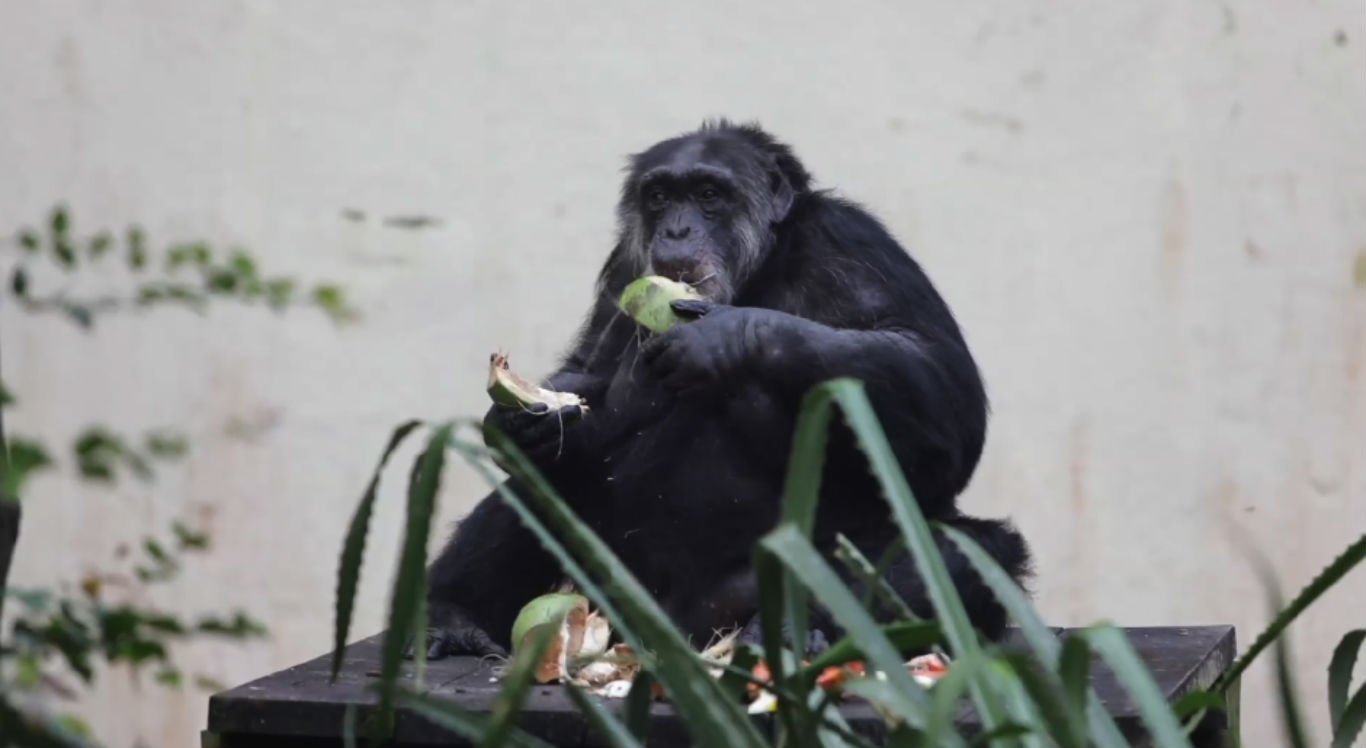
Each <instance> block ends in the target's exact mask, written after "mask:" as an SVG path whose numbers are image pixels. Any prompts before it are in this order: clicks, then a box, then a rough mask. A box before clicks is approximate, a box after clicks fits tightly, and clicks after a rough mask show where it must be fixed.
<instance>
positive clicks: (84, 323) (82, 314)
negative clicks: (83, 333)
mask: <svg viewBox="0 0 1366 748" xmlns="http://www.w3.org/2000/svg"><path fill="white" fill-rule="evenodd" d="M62 311H63V312H65V313H66V316H67V317H70V318H71V321H72V322H75V323H76V326H77V327H79V328H81V329H82V330H89V329H90V328H91V327H94V326H95V311H94V310H93V309H91V308H90V307H88V306H86V305H84V304H78V303H76V302H66V303H64V304H62Z"/></svg>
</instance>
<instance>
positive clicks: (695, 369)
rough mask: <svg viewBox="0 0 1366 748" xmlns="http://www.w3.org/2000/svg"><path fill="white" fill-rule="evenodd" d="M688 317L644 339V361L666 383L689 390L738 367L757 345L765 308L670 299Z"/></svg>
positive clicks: (718, 379)
mask: <svg viewBox="0 0 1366 748" xmlns="http://www.w3.org/2000/svg"><path fill="white" fill-rule="evenodd" d="M672 307H673V310H674V311H675V312H677V313H678V314H679V315H681V316H685V317H694V318H696V319H694V320H693V321H691V322H685V323H683V324H679V325H675V326H674V327H673V329H671V330H669V331H668V332H666V333H663V334H661V335H656V336H655V337H653V338H651V339H650V340H649V341H648V342H646V343H645V345H644V347H643V348H642V351H641V353H642V355H643V357H644V360H645V363H646V365H647V366H649V367H650V370H651V371H652V372H653V373H654V374H655V376H656V377H657V378H658V379H659V381H660V383H661V384H663V385H664V386H666V387H669V388H672V389H676V390H688V389H694V388H697V387H706V386H709V385H715V384H719V383H721V382H724V381H725V380H726V379H728V378H729V377H730V376H731V375H732V374H735V373H736V372H738V371H739V370H740V368H741V366H742V365H743V363H744V362H745V360H746V359H747V358H749V356H750V355H751V353H752V350H753V348H754V346H755V342H756V341H755V333H756V332H757V330H758V328H759V327H760V325H759V324H757V323H759V322H761V321H762V316H763V314H764V312H766V311H768V310H764V309H748V308H740V307H733V306H723V305H720V304H712V303H711V302H707V301H694V300H690V299H689V300H681V301H675V302H673V304H672Z"/></svg>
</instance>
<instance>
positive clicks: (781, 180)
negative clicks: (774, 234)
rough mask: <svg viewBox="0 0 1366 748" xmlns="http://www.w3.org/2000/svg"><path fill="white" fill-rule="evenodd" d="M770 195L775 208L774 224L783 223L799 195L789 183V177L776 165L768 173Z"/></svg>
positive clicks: (770, 201)
mask: <svg viewBox="0 0 1366 748" xmlns="http://www.w3.org/2000/svg"><path fill="white" fill-rule="evenodd" d="M768 194H769V198H768V199H769V204H770V205H771V206H772V207H773V218H772V222H773V223H775V224H777V223H782V222H783V219H785V218H787V214H788V213H789V212H790V211H791V210H792V201H793V200H795V199H796V198H797V193H796V190H793V189H792V183H791V182H789V181H787V177H786V176H785V175H784V174H783V172H782V170H781V169H779V168H777V166H776V165H774V166H773V167H772V168H770V169H769V171H768Z"/></svg>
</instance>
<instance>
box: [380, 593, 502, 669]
mask: <svg viewBox="0 0 1366 748" xmlns="http://www.w3.org/2000/svg"><path fill="white" fill-rule="evenodd" d="M415 638H416V637H413V638H410V639H409V640H408V643H407V644H406V645H405V646H404V648H403V656H404V657H407V658H408V659H412V658H413V657H415V656H416V654H417V652H416V651H415V650H416V648H415V646H414V645H415V644H416V641H415ZM450 655H475V656H476V657H483V656H484V655H501V656H504V657H506V656H507V650H506V649H503V647H502V645H500V644H498V642H495V641H494V640H493V639H492V638H491V637H490V636H489V635H488V633H487V632H486V631H484V630H483V629H481V628H479V626H477V625H476V624H474V623H473V622H471V621H470V620H469V618H468V616H466V615H465V614H464V613H463V612H461V611H460V610H459V609H457V608H452V607H450V606H437V607H435V608H434V609H433V610H432V615H431V620H430V622H429V623H428V625H427V659H429V660H439V659H441V658H443V657H448V656H450Z"/></svg>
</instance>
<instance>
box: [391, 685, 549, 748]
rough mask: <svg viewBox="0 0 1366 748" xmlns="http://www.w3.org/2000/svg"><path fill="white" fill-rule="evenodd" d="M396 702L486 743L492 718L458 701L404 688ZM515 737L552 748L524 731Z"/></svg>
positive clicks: (516, 741) (523, 743)
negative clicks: (466, 707) (485, 739)
mask: <svg viewBox="0 0 1366 748" xmlns="http://www.w3.org/2000/svg"><path fill="white" fill-rule="evenodd" d="M394 703H395V705H397V706H398V707H400V708H402V709H404V710H406V711H409V712H412V713H413V714H416V715H418V716H420V717H422V718H423V719H425V720H427V721H428V722H431V723H432V724H434V725H436V726H437V727H440V728H442V729H445V730H449V731H451V732H453V733H455V734H456V735H459V736H460V737H462V738H464V739H465V740H468V741H470V742H471V743H473V744H474V745H479V746H481V747H482V746H483V745H484V743H483V739H484V734H485V731H486V730H487V729H488V719H487V718H486V717H484V716H483V715H480V714H475V713H474V712H471V711H470V710H468V709H465V708H464V707H462V706H460V705H458V704H456V703H454V702H450V701H446V700H445V699H438V698H436V697H435V696H429V695H427V694H420V693H415V692H413V691H410V690H408V689H400V690H399V691H398V692H397V693H396V694H395V697H394ZM511 740H512V744H513V745H516V746H519V747H521V748H552V747H551V746H550V744H549V743H546V742H545V741H543V740H540V739H538V738H535V737H532V736H530V735H528V734H526V733H525V732H522V731H520V730H515V731H513V733H512V736H511Z"/></svg>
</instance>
